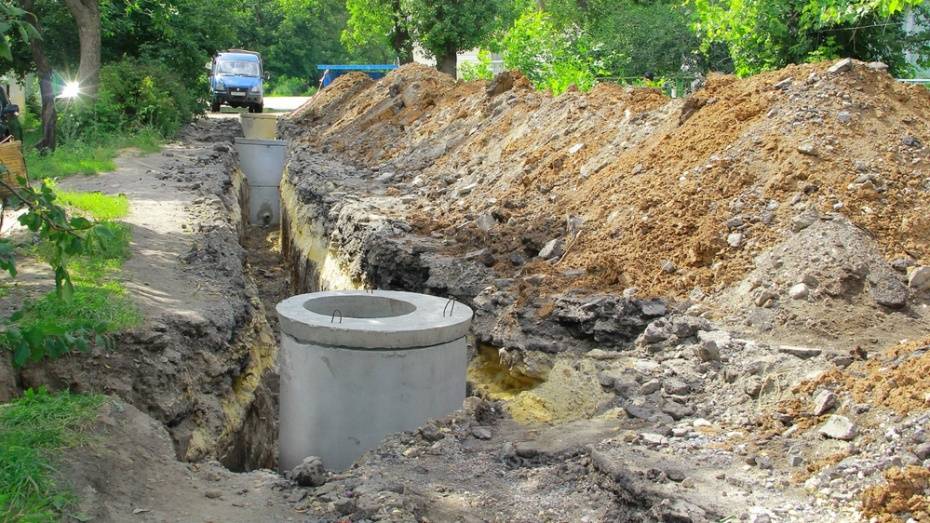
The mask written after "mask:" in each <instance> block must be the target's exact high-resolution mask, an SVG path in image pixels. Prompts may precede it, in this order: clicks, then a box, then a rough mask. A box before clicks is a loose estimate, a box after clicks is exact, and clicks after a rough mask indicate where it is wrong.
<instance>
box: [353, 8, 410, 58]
mask: <svg viewBox="0 0 930 523" xmlns="http://www.w3.org/2000/svg"><path fill="white" fill-rule="evenodd" d="M345 6H346V11H347V12H348V19H347V20H346V25H345V29H343V31H342V33H341V35H340V37H339V38H340V41H342V44H343V45H344V46H345V47H346V49H348V50H349V51H350V52H353V53H361V54H378V55H383V58H382V59H381V60H379V61H381V62H385V61H390V60H389V59H388V57H389V56H390V55H385V54H384V53H385V52H388V51H392V52H393V54H394V57H396V58H397V59H398V60H400V61H401V62H407V61H410V60H412V59H413V43H412V42H411V40H410V34H409V31H408V29H407V26H406V20H407V15H406V13H405V12H404V11H402V10H401V4H400V0H346V2H345Z"/></svg>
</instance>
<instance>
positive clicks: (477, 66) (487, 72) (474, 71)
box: [459, 49, 494, 82]
mask: <svg viewBox="0 0 930 523" xmlns="http://www.w3.org/2000/svg"><path fill="white" fill-rule="evenodd" d="M491 78H494V71H492V70H491V53H490V52H488V51H486V50H484V49H481V50H479V51H478V61H477V62H463V63H462V64H461V65H459V79H460V80H464V81H466V82H470V81H472V80H490V79H491Z"/></svg>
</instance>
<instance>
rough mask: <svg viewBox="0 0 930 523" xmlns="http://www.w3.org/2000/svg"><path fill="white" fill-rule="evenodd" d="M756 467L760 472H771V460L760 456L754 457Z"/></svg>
mask: <svg viewBox="0 0 930 523" xmlns="http://www.w3.org/2000/svg"><path fill="white" fill-rule="evenodd" d="M756 466H757V467H759V468H760V469H762V470H771V468H772V458H770V457H768V456H762V455H759V456H756Z"/></svg>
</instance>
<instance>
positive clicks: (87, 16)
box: [64, 0, 102, 97]
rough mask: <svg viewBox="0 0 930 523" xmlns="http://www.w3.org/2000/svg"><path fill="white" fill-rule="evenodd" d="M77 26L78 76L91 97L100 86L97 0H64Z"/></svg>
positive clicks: (98, 11) (100, 43) (100, 45)
mask: <svg viewBox="0 0 930 523" xmlns="http://www.w3.org/2000/svg"><path fill="white" fill-rule="evenodd" d="M64 3H65V5H66V6H67V7H68V10H69V11H70V12H71V16H73V17H74V21H75V22H77V26H78V37H79V39H80V43H81V65H80V67H79V68H78V78H79V80H80V82H81V87H82V90H83V92H84V93H85V94H87V95H89V96H91V97H93V96H96V95H97V89H98V88H99V87H100V66H101V59H100V56H101V47H102V42H101V33H100V4H99V3H98V0H64Z"/></svg>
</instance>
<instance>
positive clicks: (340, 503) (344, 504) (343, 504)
mask: <svg viewBox="0 0 930 523" xmlns="http://www.w3.org/2000/svg"><path fill="white" fill-rule="evenodd" d="M356 508H357V505H356V503H355V500H354V499H352V498H343V497H338V498H336V499H334V500H333V509H334V510H335V511H336V512H338V513H339V515H341V516H348V515H349V514H351V513H353V512H355V510H356Z"/></svg>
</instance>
